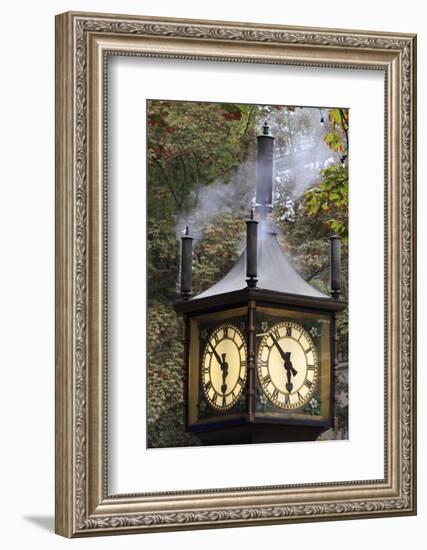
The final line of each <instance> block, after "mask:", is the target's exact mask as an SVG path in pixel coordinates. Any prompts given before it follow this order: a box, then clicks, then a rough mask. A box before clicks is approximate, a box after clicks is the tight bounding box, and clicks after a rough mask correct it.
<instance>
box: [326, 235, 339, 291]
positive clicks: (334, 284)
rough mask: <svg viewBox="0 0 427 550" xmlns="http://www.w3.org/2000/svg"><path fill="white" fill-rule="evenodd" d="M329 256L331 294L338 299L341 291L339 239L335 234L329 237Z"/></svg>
mask: <svg viewBox="0 0 427 550" xmlns="http://www.w3.org/2000/svg"><path fill="white" fill-rule="evenodd" d="M329 258H330V264H329V266H330V278H329V284H330V289H331V296H332V297H333V298H335V299H338V298H339V296H340V293H341V239H340V238H339V237H338V236H337V235H333V236H332V237H331V238H330V257H329Z"/></svg>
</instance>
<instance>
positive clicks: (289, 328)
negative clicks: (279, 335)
mask: <svg viewBox="0 0 427 550" xmlns="http://www.w3.org/2000/svg"><path fill="white" fill-rule="evenodd" d="M286 336H292V327H289V326H287V327H286Z"/></svg>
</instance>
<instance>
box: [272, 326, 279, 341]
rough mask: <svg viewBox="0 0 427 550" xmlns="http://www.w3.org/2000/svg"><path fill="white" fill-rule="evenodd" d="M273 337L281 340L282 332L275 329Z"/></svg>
mask: <svg viewBox="0 0 427 550" xmlns="http://www.w3.org/2000/svg"><path fill="white" fill-rule="evenodd" d="M271 332H272V334H273V336H274V337H275V338H276V340H280V332H279V329H277V328H274V329H273V330H272V331H271Z"/></svg>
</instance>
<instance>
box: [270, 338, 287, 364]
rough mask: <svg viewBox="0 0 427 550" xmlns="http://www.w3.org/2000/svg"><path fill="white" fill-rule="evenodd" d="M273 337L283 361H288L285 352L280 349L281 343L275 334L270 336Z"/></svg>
mask: <svg viewBox="0 0 427 550" xmlns="http://www.w3.org/2000/svg"><path fill="white" fill-rule="evenodd" d="M270 336H271V339H272V340H273V342H274V345H275V346H276V348H277V349H278V350H279V353H280V355H281V357H282V359H283V361H286V354H285V352H284V351H283V349H282V348H281V347H280V345H279V342H278V341H277V340H276V338H275V337H274V336H273V334H270Z"/></svg>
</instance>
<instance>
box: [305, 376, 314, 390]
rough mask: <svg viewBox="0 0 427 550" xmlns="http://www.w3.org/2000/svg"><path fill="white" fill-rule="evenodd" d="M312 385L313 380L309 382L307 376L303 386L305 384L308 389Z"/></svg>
mask: <svg viewBox="0 0 427 550" xmlns="http://www.w3.org/2000/svg"><path fill="white" fill-rule="evenodd" d="M312 385H313V382H311V381H310V380H309V379H308V378H306V379H305V380H304V386H307V388H308V389H310V388H311V386H312Z"/></svg>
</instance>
